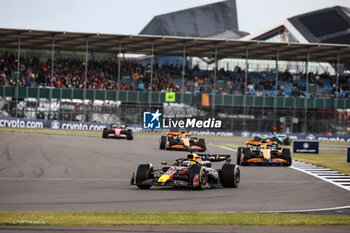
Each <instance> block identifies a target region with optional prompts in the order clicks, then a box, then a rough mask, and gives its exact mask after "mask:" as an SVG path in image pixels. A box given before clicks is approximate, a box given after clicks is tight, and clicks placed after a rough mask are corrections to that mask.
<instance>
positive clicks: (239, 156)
mask: <svg viewBox="0 0 350 233" xmlns="http://www.w3.org/2000/svg"><path fill="white" fill-rule="evenodd" d="M241 154H242V147H238V148H237V153H236V157H237V165H241V157H242V156H241Z"/></svg>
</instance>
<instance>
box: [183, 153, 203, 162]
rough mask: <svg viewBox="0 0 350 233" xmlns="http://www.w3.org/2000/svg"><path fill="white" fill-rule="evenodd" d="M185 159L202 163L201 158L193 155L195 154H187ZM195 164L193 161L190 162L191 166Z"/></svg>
mask: <svg viewBox="0 0 350 233" xmlns="http://www.w3.org/2000/svg"><path fill="white" fill-rule="evenodd" d="M187 158H188V159H193V160H196V161H198V162H202V158H201V157H200V156H199V155H197V154H195V153H190V154H188V155H187ZM195 163H196V162H195V161H191V164H195Z"/></svg>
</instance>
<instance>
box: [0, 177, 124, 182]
mask: <svg viewBox="0 0 350 233" xmlns="http://www.w3.org/2000/svg"><path fill="white" fill-rule="evenodd" d="M0 180H38V181H121V180H130V179H99V178H96V179H95V178H91V179H89V178H35V177H34V178H20V177H19V178H16V177H13V178H0Z"/></svg>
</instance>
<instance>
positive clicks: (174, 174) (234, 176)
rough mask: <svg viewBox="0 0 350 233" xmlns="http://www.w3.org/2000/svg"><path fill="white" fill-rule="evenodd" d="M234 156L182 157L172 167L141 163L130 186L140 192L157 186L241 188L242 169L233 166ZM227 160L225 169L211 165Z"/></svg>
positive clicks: (196, 155) (191, 155)
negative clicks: (155, 167)
mask: <svg viewBox="0 0 350 233" xmlns="http://www.w3.org/2000/svg"><path fill="white" fill-rule="evenodd" d="M229 158H230V155H215V154H213V155H210V154H195V153H190V154H188V155H187V157H186V158H179V159H177V160H176V162H175V163H174V164H173V165H172V166H169V165H167V164H166V163H165V162H162V165H163V167H162V168H160V169H154V168H153V166H152V164H150V163H148V164H141V165H139V166H138V168H137V171H136V174H135V173H133V175H132V178H131V182H130V184H132V185H135V184H136V185H137V187H138V188H140V189H149V188H151V186H152V185H154V186H173V187H188V188H193V189H200V190H203V189H206V188H216V187H224V188H237V187H238V184H239V181H240V170H239V167H238V166H237V165H235V164H230V162H231V159H229ZM219 161H226V162H225V164H224V165H223V166H222V168H221V169H214V168H212V163H211V162H219Z"/></svg>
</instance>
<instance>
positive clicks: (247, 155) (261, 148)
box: [237, 141, 292, 166]
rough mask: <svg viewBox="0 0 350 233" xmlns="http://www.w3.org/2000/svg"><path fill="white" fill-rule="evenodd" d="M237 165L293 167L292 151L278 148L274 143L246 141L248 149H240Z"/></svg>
mask: <svg viewBox="0 0 350 233" xmlns="http://www.w3.org/2000/svg"><path fill="white" fill-rule="evenodd" d="M237 164H240V165H242V166H246V165H250V164H253V165H282V166H290V165H292V156H291V153H290V149H287V148H281V147H278V144H277V142H273V141H268V142H266V141H261V142H260V141H246V147H238V150H237Z"/></svg>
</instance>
